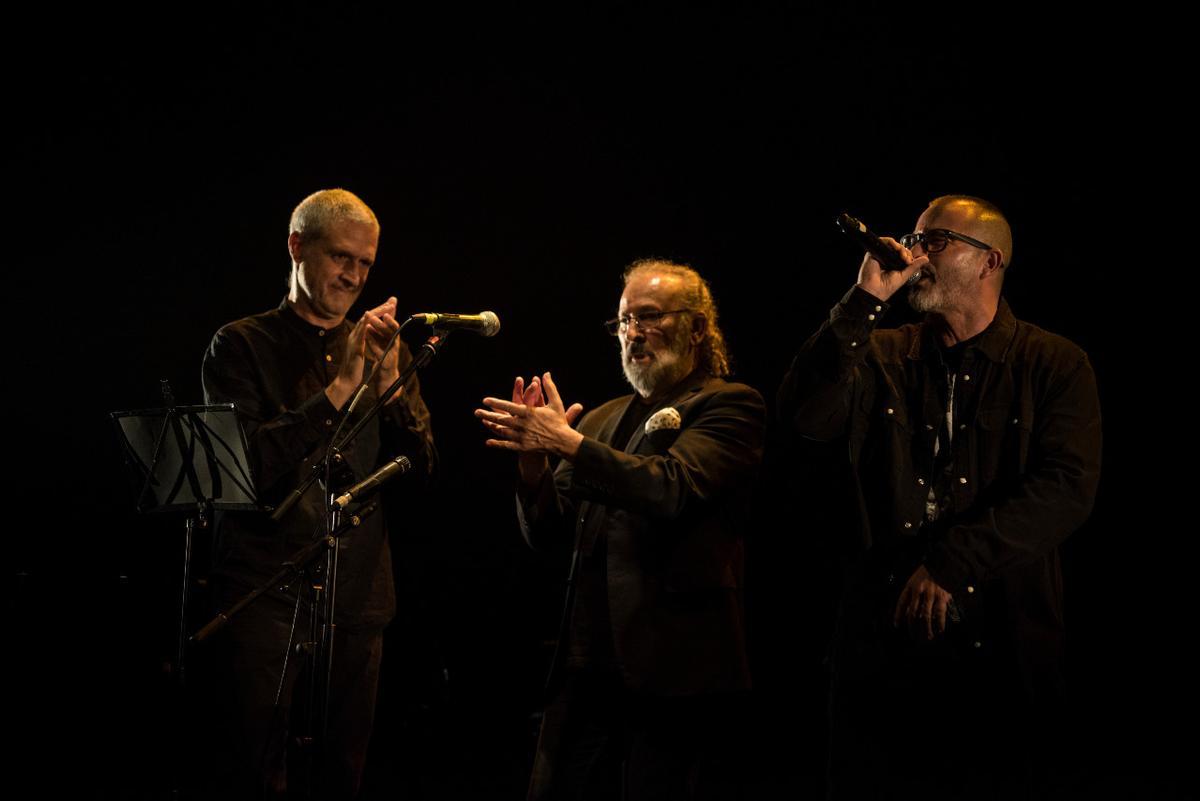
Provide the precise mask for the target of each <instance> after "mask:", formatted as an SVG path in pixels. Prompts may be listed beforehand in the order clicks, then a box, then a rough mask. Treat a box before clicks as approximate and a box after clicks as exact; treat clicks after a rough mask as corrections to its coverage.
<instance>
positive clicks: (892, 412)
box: [887, 407, 896, 414]
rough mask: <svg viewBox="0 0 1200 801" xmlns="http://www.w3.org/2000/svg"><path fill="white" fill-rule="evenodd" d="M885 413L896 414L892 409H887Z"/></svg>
mask: <svg viewBox="0 0 1200 801" xmlns="http://www.w3.org/2000/svg"><path fill="white" fill-rule="evenodd" d="M887 413H888V414H895V413H896V410H895V409H893V408H891V407H888V410H887Z"/></svg>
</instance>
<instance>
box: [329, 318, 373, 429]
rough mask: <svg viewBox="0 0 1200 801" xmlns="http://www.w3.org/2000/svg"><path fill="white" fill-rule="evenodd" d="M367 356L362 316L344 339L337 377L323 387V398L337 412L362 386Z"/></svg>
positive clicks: (365, 333) (364, 319) (365, 320)
mask: <svg viewBox="0 0 1200 801" xmlns="http://www.w3.org/2000/svg"><path fill="white" fill-rule="evenodd" d="M366 355H367V316H366V315H365V314H364V315H363V316H362V317H360V318H359V319H358V322H357V323H355V325H354V328H353V329H351V331H350V336H349V337H347V339H346V355H345V358H344V360H343V361H342V366H341V367H340V368H338V374H337V377H336V378H334V379H333V382H332V383H330V385H329V386H327V387H325V397H327V398H329V402H330V403H332V404H333V406H334V408H336V409H338V410H339V411H340V410H341V408H342V407H343V406H345V405H346V403H347V402H348V401H349V400H350V398H352V397H354V393H355V392H357V391H358V388H359V387H360V386H361V385H362V380H363V366H364V364H365V363H366Z"/></svg>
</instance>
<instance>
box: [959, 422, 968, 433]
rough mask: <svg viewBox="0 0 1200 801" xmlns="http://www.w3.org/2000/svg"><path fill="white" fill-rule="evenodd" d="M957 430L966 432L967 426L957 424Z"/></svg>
mask: <svg viewBox="0 0 1200 801" xmlns="http://www.w3.org/2000/svg"><path fill="white" fill-rule="evenodd" d="M958 430H959V431H966V430H967V424H966V423H959V424H958Z"/></svg>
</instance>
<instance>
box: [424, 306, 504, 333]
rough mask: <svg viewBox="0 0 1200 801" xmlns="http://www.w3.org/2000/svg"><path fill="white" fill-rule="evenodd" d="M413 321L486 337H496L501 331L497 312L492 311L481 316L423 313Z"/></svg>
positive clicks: (480, 314) (481, 313)
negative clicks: (459, 329) (464, 330)
mask: <svg viewBox="0 0 1200 801" xmlns="http://www.w3.org/2000/svg"><path fill="white" fill-rule="evenodd" d="M412 319H414V320H418V321H420V322H422V323H425V325H432V326H436V327H438V328H463V329H466V330H468V331H474V332H475V333H477V334H480V335H482V336H485V337H494V336H495V335H496V332H497V331H499V330H500V318H499V317H497V316H496V313H495V312H490V311H484V312H480V313H479V314H439V313H434V312H421V313H418V314H414V315H413V316H412Z"/></svg>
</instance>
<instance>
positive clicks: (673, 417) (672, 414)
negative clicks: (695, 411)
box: [646, 406, 683, 434]
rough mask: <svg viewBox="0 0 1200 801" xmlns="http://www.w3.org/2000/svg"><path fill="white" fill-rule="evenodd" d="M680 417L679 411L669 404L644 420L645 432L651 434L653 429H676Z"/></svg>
mask: <svg viewBox="0 0 1200 801" xmlns="http://www.w3.org/2000/svg"><path fill="white" fill-rule="evenodd" d="M682 419H683V418H681V417H680V416H679V412H677V411H675V409H673V408H671V407H670V406H668V407H666V408H665V409H659V410H658V411H657V412H655V413H654V414H652V415H650V419H649V420H647V421H646V433H647V434H653V433H654V432H655V431H662V430H663V429H672V430H678V429H679V424H680V422H681V421H682Z"/></svg>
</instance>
